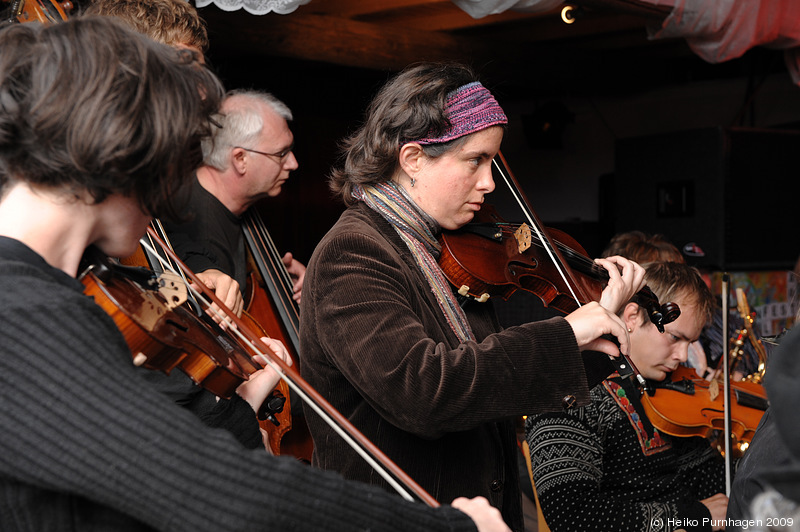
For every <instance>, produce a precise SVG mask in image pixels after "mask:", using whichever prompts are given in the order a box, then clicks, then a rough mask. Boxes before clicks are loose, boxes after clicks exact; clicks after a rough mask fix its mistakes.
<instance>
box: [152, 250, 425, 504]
mask: <svg viewBox="0 0 800 532" xmlns="http://www.w3.org/2000/svg"><path fill="white" fill-rule="evenodd" d="M139 242H140V243H141V244H142V246H144V247H145V248H146V249H147V250H148V251H150V252H151V253H153V254H154V255H155V256H156V257H158V260H159V262H161V265H162V267H164V268H165V269H167V270H169V271H172V273H175V274H176V275H181V277H184V276H185V274H181V273H178V272H177V271H175V268H174V267H173V266H172V264H170V263H168V262H167V261H166V260H165V259H164V258H163V257H161V255H160V254H159V253H156V251H155V249H154V248H153V247H151V246H150V244H149V243H148V242H147V241H146V240H145V239H144V238H142V239H141V240H140V241H139ZM186 287H187V289H188V290H189V291H190V292H192V294H193V295H194V297H196V298H197V300H198V301H200V302H202V303H203V304H204V305H205V306H206V311H207V312H209V313H213V314H215V317H218V318H221V319H222V320H223V321H225V322H226V323H228V322H230V318H228V316H227V314H226V313H224V312H221V309H220V311H217V310H215V309H212V308H211V303H210V301H208V299H206V297H205V296H203V295H202V294H201V293H200V292H199V291H198V290H197V289H196V288H194V287H193V286H192V285H190V284H188V283H187V285H186ZM229 330H230V332H231V333H232V334H235V335H236V336H237V337H238V338H239V339H240V340H241V341H242V342H243V343H244V344H245V345H246V346H247V347H249V348H250V349H251V351H252V352H254V353H256V354H257V355H259V356H260V357H261V360H263V361H265V362H266V363H267V364H268V365H269V367H270V368H272V369H273V370H274V371H275V372H276V373H277V374H278V375H280V377H281V378H282V379H283V380H284V381H285V382H286V384H287V385H289V387H290V388H291V389H292V390H294V391H295V392H296V393H297V395H299V396H300V398H301V399H303V401H305V404H306V405H308V406H310V407H311V408H312V409H313V410H314V412H316V413H317V415H319V416H320V418H322V419H323V420H324V421H325V422H326V423H327V424H328V425H329V426H330V427H331V428H332V429H333V430H334V431H335V432H336V433H337V434H339V436H340V437H341V438H342V439H343V440H344V441H345V442H346V443H347V444H348V445H350V447H351V448H352V449H353V450H354V451H355V452H356V453H357V454H358V455H359V456H361V458H363V459H364V461H366V462H367V463H368V464H369V465H370V466H371V467H372V468H373V469H374V470H375V471H377V472H378V474H379V475H381V476H382V477H383V479H384V480H386V482H388V483H389V485H391V486H392V487H393V488H394V489H395V491H397V493H399V494H400V496H402V497H403V498H404V499H406V500H408V501H414V498H413V497H412V496H411V495H410V494H409V493H408V492H407V491H406V490H405V489H404V488H403V487H402V486H401V485H400V484H399V483H398V482H397V480H396V479H395V478H394V477H393V476H392V475H391V474H390V473H389V472H388V471H386V470H385V469H384V468H383V467H382V466H381V465H380V464H378V462H377V461H376V460H375V459H374V458H373V457H372V456H371V455H370V454H369V453H368V452H367V450H366V449H364V448H363V447H362V446H361V445H360V444H359V443H358V442H357V441H355V439H353V437H352V436H350V434H348V433H347V432H346V431H345V430H344V429H343V428H341V427H340V426H339V425H337V424H336V422H335V421H334V420H333V418H331V417H330V416H329V415H328V413H327V412H325V411H324V410H323V409H322V408H321V407H320V406H319V405H317V404H316V402H314V401H313V400H312V399H311V398H310V397H309V396H308V394H306V392H305V391H304V390H303V389H302V388H301V387H300V386H298V385H297V384H296V383H295V382H294V381H293V380H292V378H290V377H289V376H288V375H287V374H286V373H285V372H284V371H283V369H282V368H281V367H280V366H278V364H276V363H275V361H274V360H273V359H272V358H271V357H270V356H269V355H266V354H265V353H264V352H263V351H262V350H260V349H259V348H258V347H257V346H256V345H255V343H254V342H252V341H251V340H250V339H249V338H247V336H245V334H244V333H242V332H241V331H239V329H238V328H235V327H231V328H230V329H229ZM273 355H274V356H277V355H275V354H274V353H273Z"/></svg>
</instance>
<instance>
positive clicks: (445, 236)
mask: <svg viewBox="0 0 800 532" xmlns="http://www.w3.org/2000/svg"><path fill="white" fill-rule="evenodd" d="M547 232H548V233H549V234H550V236H551V237H552V238H553V240H554V242H555V244H556V246H557V247H558V249H559V252H560V253H561V254H562V256H564V257H565V258H566V263H567V264H568V265H569V266H570V267H571V268H572V270H573V272H577V273H578V274H579V275H577V276H576V279H577V280H578V283H580V286H581V287H582V288H583V293H586V294H588V295H589V296H590V297H591V299H585V300H583V299H581V298H577V299H576V298H575V297H574V296H573V295H572V293H571V291H570V289H569V287H568V286H567V284H566V281H565V280H564V279H562V278H561V277H560V276H559V275H558V274H557V272H556V268H555V265H554V264H553V263H552V262H551V261H550V260H549V259H548V257H547V256H546V255H545V252H544V249H545V243H543V241H542V240H541V239H540V238H539V237H538V236H536V235H534V234H532V233H531V231H530V229H529V228H528V227H527V225H526V224H509V223H506V222H505V221H503V220H502V218H500V216H499V215H498V214H497V212H496V210H495V209H494V207H492V206H491V205H487V206H484V207H483V208H482V209H481V210H480V211H479V212H478V214H477V215H476V217H475V220H474V221H473V222H472V223H470V224H467V225H466V226H464V227H463V228H462V229H461V230H459V231H453V232H444V233H442V235H441V244H442V253H441V256H440V258H439V266H440V267H441V268H442V271H443V272H444V274H445V277H447V279H448V280H449V281H450V282H451V283H452V284H453V285H454V286H456V287H459V289H458V293H459V294H460V295H462V296H471V297H473V298H474V299H476V300H477V301H480V302H484V301H486V300H488V299H489V298H490V297H493V296H494V297H500V298H502V299H504V300H507V299H508V298H509V297H511V295H512V294H513V293H514V292H516V291H517V290H518V289H521V290H524V291H526V292H530V293H532V294H535V295H536V296H538V297H539V299H540V300H541V301H542V303H543V304H544V305H545V306H548V307H551V308H554V309H556V310H559V311H561V312H563V313H564V314H569V313H570V312H572V311H574V310H576V309H577V308H578V307H579V306H580V304H585V303H587V302H588V301H590V300H597V299H599V298H600V294H601V292H602V289H603V284H604V283H605V282H607V281H608V272H607V271H606V270H605V268H602V267H600V266H598V265H597V264H595V263H594V261H592V260H591V259H590V258H589V256H588V254H587V253H586V251H585V250H584V249H583V248H582V247H581V245H580V244H578V242H577V241H575V240H574V239H573V238H572V237H570V236H569V235H567V234H566V233H564V232H563V231H559V230H558V229H553V228H547ZM636 298H637V302H638V303H639V304H640V305H641V306H642V307H644V308H645V309H646V310H647V312H648V316H649V317H650V320H651V321H652V322H653V324H655V326H656V327H657V328H658V330H659V331H660V332H664V325H666V324H667V323H670V322H672V321H674V320H675V319H677V317H678V316H679V315H680V309H679V308H678V306H677V305H676V304H675V303H666V304H664V305H661V304H660V303H659V302H658V298H657V297H656V296H655V294H653V292H652V290H650V289H649V288H648V287H646V286H645V287H644V288H642V290H640V291H639V293H637V294H636Z"/></svg>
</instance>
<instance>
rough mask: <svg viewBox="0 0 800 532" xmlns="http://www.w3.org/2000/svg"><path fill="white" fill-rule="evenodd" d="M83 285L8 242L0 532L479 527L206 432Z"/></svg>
mask: <svg viewBox="0 0 800 532" xmlns="http://www.w3.org/2000/svg"><path fill="white" fill-rule="evenodd" d="M82 289H83V287H82V285H81V284H80V283H79V282H77V281H76V280H75V279H73V278H71V277H69V276H67V275H66V274H64V273H63V272H61V271H60V270H56V269H54V268H52V267H50V266H49V265H48V264H47V263H45V261H44V260H43V259H42V258H41V257H40V256H39V255H37V254H36V253H34V252H33V251H32V250H31V249H30V248H28V247H26V246H24V245H23V244H21V243H19V242H18V241H16V240H12V239H9V238H4V237H0V321H2V327H1V328H0V530H3V531H4V532H14V531H22V530H35V531H42V530H74V531H81V532H86V531H114V532H119V531H133V530H137V531H138V530H169V531H184V530H185V531H209V532H212V531H213V532H219V531H221V530H225V531H243V530H276V531H281V532H283V531H309V532H312V531H313V532H318V531H320V530H331V531H348V532H349V531H353V530H370V531H387V532H388V531H400V530H408V531H418V530H441V531H457V530H458V531H474V530H475V525H474V524H473V523H472V521H471V520H470V519H469V518H468V517H467V516H466V515H464V514H463V513H461V512H458V511H456V510H454V509H452V508H450V507H442V508H438V509H430V508H428V507H427V506H425V505H423V504H421V503H410V502H406V501H404V500H402V499H400V498H399V497H398V496H396V495H391V494H388V493H386V492H385V491H383V490H380V489H377V488H371V487H368V486H364V485H361V484H357V483H352V482H347V481H345V480H343V479H342V478H341V477H339V476H337V475H334V474H331V473H326V472H321V471H318V470H314V469H312V468H310V467H308V466H306V465H303V464H301V463H298V462H297V461H295V460H294V459H292V458H288V457H272V456H268V455H267V454H266V453H265V452H264V451H263V449H261V450H246V449H244V448H243V447H241V445H239V444H238V443H237V441H236V440H235V439H234V438H233V436H232V435H231V434H230V433H229V432H228V431H226V430H222V429H210V428H208V427H206V426H204V425H203V424H202V423H201V422H200V421H199V420H198V419H197V417H196V416H194V415H193V414H192V413H190V412H188V411H187V410H185V409H183V408H180V407H179V406H177V405H175V404H174V402H172V401H171V400H170V399H169V398H167V397H166V396H165V395H163V394H161V393H159V392H158V391H156V390H155V389H154V388H153V387H152V386H151V385H150V384H149V383H147V382H145V381H144V379H142V378H141V375H140V374H139V373H138V372H137V371H135V370H134V366H133V365H132V364H131V355H130V351H129V350H128V348H127V345H126V344H125V340H124V339H123V337H122V335H121V334H120V333H119V331H118V330H117V328H116V326H115V325H114V323H113V321H111V319H110V318H109V316H108V315H107V314H106V313H105V312H104V311H103V310H102V309H101V308H100V307H99V306H97V305H96V304H95V303H94V302H93V301H92V300H91V299H90V298H89V297H86V296H84V295H83V293H82Z"/></svg>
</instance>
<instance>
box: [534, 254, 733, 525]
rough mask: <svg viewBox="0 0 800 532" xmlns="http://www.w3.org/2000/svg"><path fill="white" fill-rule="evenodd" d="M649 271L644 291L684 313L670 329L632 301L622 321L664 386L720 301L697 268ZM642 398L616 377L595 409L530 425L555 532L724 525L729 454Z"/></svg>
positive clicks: (636, 358) (636, 355)
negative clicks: (647, 407) (650, 411)
mask: <svg viewBox="0 0 800 532" xmlns="http://www.w3.org/2000/svg"><path fill="white" fill-rule="evenodd" d="M645 270H646V274H645V281H646V282H647V286H648V287H649V288H650V289H651V290H652V291H653V292H654V293H655V294H656V296H657V297H658V299H659V301H662V302H664V301H669V302H674V303H676V304H677V305H678V306H679V307H680V309H681V313H680V316H679V317H678V318H677V319H676V320H674V321H673V322H671V323H668V324H666V325H665V332H664V333H660V332H659V331H658V330H657V328H656V326H655V325H654V324H653V323H651V322H650V320H649V319H648V318H647V317H646V314H645V311H644V310H643V309H642V308H641V307H640V306H639V304H638V303H636V302H634V301H631V302H628V303H627V304H626V305H625V306H624V307H623V309H622V311H621V312H620V317H621V318H622V320H623V321H624V322H625V325H626V327H627V330H628V332H629V335H630V342H631V343H630V354H629V355H630V358H631V360H632V361H633V362H634V364H635V365H636V366H637V367H638V369H639V371H640V372H641V374H642V375H643V376H644V377H645V378H646V379H650V380H651V381H662V380H664V379H665V378H666V377H667V376H668V375H669V374H670V372H672V371H674V370H675V369H676V368H677V367H678V365H679V364H680V363H682V362H685V361H686V359H687V357H688V351H689V345H690V344H691V342H693V341H695V340H696V339H697V338H698V337H699V336H700V332H701V331H702V330H703V327H704V326H705V325H706V324H707V323H708V322H709V321H710V320H711V317H712V314H713V310H714V299H713V297H712V295H711V292H710V291H709V289H708V287H707V286H706V284H705V282H704V281H703V279H702V277H701V276H700V274H699V272H698V271H697V270H696V269H694V268H692V267H690V266H687V265H685V264H680V263H676V262H661V263H650V264H647V265H645ZM657 393H658V391H656V394H657ZM640 396H641V392H640V390H639V389H638V388H637V387H636V386H635V385H634V384H632V383H631V381H630V379H621V378H619V377H618V376H617V375H612V376H611V377H609V378H608V379H606V380H605V381H603V382H602V383H601V384H598V385H597V386H596V387H594V388H593V389H592V390H591V399H592V401H591V403H590V404H589V405H587V406H584V407H581V408H578V409H575V410H572V411H570V412H567V413H550V414H542V415H539V416H535V417H529V418H528V419H527V420H526V424H525V428H526V433H527V440H528V444H529V447H530V451H531V464H532V472H533V477H534V483H535V485H536V489H537V492H538V496H539V502H540V504H541V509H542V513H543V515H544V518H545V521H546V522H547V525H548V526H549V528H550V529H551V530H552V531H553V532H557V531H568V530H569V531H572V530H615V531H627V530H630V531H652V532H657V531H669V530H675V529H681V528H683V529H686V530H711V529H712V526H711V524H710V520H711V519H714V520H717V522H718V523H721V522H722V520H724V518H725V508H726V506H727V497H726V496H725V495H724V494H723V493H722V492H723V491H724V487H725V467H724V464H723V461H722V457H721V456H720V455H719V453H718V452H717V451H716V450H714V449H713V448H712V447H711V445H709V443H708V441H707V440H706V439H705V438H701V437H687V438H673V437H670V436H667V435H666V434H663V433H662V432H660V431H659V430H658V429H655V428H654V427H653V425H652V423H651V422H650V420H649V419H648V417H647V415H646V414H645V413H644V410H643V407H642V404H641V400H640ZM642 400H645V399H642ZM704 520H705V521H704ZM694 523H697V524H698V525H700V526H695V525H694ZM717 529H719V526H716V527H715V528H714V530H717Z"/></svg>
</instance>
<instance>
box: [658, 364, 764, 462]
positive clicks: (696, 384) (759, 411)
mask: <svg viewBox="0 0 800 532" xmlns="http://www.w3.org/2000/svg"><path fill="white" fill-rule="evenodd" d="M730 389H731V404H730V411H731V413H730V416H731V429H730V432H731V438H732V439H733V446H732V453H733V455H734V458H739V457H741V455H742V454H743V453H744V451H745V450H746V449H747V446H748V445H749V443H750V441H751V440H752V439H753V436H754V435H755V431H756V427H758V424H759V422H760V421H761V417H762V416H763V415H764V412H765V411H766V409H767V407H768V406H769V401H768V399H767V394H766V391H765V390H764V387H763V386H762V385H760V384H758V383H754V382H747V381H739V382H737V381H731V382H730ZM724 397H725V396H724V394H723V393H722V390H721V386H720V380H719V379H714V380H712V381H710V382H709V381H706V380H705V379H702V378H700V377H698V376H697V374H696V373H695V371H694V369H692V368H688V367H684V366H680V367H679V368H678V369H676V370H675V371H673V372H672V374H671V375H670V377H669V378H668V379H666V380H665V381H663V382H660V383H657V384H656V385H655V387H654V389H653V390H652V391H651V392H650V393H647V394H645V395H644V396H642V406H643V408H644V410H645V412H646V413H647V417H648V418H649V419H650V421H651V422H652V423H653V425H654V426H655V427H657V428H658V429H659V430H661V431H662V432H665V433H667V434H671V435H672V436H702V437H707V436H708V435H709V433H710V432H711V431H713V430H720V431H722V432H721V434H720V436H724V435H725V430H724V429H725V427H724V425H725V405H724ZM718 447H719V445H718Z"/></svg>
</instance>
